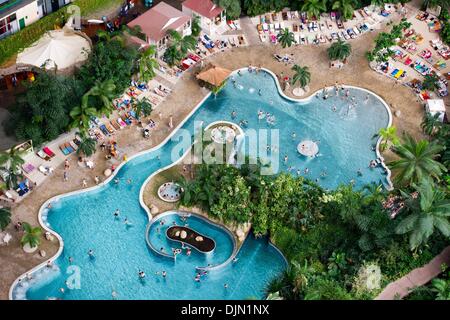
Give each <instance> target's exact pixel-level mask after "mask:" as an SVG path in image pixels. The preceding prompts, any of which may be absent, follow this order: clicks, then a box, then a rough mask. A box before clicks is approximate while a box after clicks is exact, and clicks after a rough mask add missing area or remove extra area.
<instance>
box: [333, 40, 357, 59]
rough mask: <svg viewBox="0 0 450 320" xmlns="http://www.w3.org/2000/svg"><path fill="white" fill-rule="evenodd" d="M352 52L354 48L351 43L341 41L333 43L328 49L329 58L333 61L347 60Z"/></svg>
mask: <svg viewBox="0 0 450 320" xmlns="http://www.w3.org/2000/svg"><path fill="white" fill-rule="evenodd" d="M351 52H352V47H351V45H350V43H348V42H344V41H342V40H341V39H339V40H338V42H335V43H333V44H332V45H331V46H330V47H329V48H328V49H327V53H328V58H329V59H330V60H331V61H333V60H340V61H344V60H346V59H347V58H348V57H349V56H350V54H351Z"/></svg>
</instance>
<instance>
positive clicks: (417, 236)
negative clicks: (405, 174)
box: [395, 179, 450, 250]
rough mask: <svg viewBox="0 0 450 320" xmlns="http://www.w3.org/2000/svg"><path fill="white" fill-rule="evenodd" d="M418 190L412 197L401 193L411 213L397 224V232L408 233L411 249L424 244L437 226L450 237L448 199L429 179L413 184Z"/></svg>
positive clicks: (449, 203)
mask: <svg viewBox="0 0 450 320" xmlns="http://www.w3.org/2000/svg"><path fill="white" fill-rule="evenodd" d="M413 187H414V188H415V189H416V190H417V191H418V192H419V197H418V198H416V199H414V198H413V197H412V196H411V195H408V194H406V193H404V192H403V193H402V195H403V197H405V198H406V203H407V206H408V208H409V210H410V211H411V213H410V214H409V215H408V216H407V217H405V218H403V220H401V221H400V223H399V224H398V225H397V228H396V230H395V231H396V233H397V234H406V233H408V234H409V246H410V248H411V250H414V249H416V248H417V247H419V246H420V245H422V244H425V243H426V242H427V240H428V238H429V237H430V236H431V235H432V234H433V233H434V231H435V228H437V229H438V230H439V231H440V232H441V233H442V234H443V235H444V236H445V237H450V221H449V216H450V200H449V199H446V194H445V192H444V191H443V190H441V189H440V188H439V187H438V186H436V185H434V184H433V182H432V181H431V180H430V179H422V180H421V181H420V184H419V185H415V184H414V185H413Z"/></svg>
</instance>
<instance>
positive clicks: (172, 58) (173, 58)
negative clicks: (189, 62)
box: [163, 46, 183, 67]
mask: <svg viewBox="0 0 450 320" xmlns="http://www.w3.org/2000/svg"><path fill="white" fill-rule="evenodd" d="M163 58H164V61H165V62H167V64H168V65H169V66H171V67H173V66H175V65H177V64H178V63H180V61H181V59H182V58H183V55H182V54H181V52H180V51H179V50H178V48H177V47H176V46H170V47H168V48H167V49H166V51H165V52H164V56H163Z"/></svg>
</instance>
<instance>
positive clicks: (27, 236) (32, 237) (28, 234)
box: [20, 222, 42, 248]
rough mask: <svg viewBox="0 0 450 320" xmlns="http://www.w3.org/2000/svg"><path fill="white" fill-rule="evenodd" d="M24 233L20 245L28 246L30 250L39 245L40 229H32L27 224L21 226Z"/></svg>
mask: <svg viewBox="0 0 450 320" xmlns="http://www.w3.org/2000/svg"><path fill="white" fill-rule="evenodd" d="M22 227H23V230H24V231H25V233H24V235H23V237H22V240H21V241H20V243H21V244H22V245H23V246H24V245H26V244H28V245H29V246H30V247H31V248H35V247H37V246H39V244H40V243H41V235H42V229H41V228H40V227H32V226H31V225H30V224H29V223H28V222H24V223H23V224H22Z"/></svg>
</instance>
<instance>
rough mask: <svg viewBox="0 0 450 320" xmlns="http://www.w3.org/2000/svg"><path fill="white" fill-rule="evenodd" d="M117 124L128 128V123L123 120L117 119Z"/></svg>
mask: <svg viewBox="0 0 450 320" xmlns="http://www.w3.org/2000/svg"><path fill="white" fill-rule="evenodd" d="M117 123H118V124H119V125H120V126H121V127H122V128H125V127H126V126H127V123H126V122H125V121H123V120H122V119H121V118H117Z"/></svg>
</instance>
